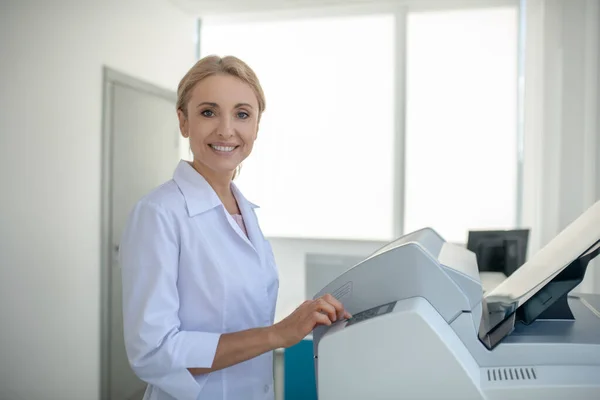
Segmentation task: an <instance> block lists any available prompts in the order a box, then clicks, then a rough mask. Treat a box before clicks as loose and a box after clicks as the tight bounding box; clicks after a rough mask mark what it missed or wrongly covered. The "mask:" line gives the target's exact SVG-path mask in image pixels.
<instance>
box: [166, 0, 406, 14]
mask: <svg viewBox="0 0 600 400" xmlns="http://www.w3.org/2000/svg"><path fill="white" fill-rule="evenodd" d="M169 1H170V2H171V3H172V4H174V5H175V6H176V7H178V8H179V9H181V10H183V11H184V12H186V13H188V14H193V15H196V16H207V15H224V14H239V13H250V12H260V11H282V10H294V9H302V8H319V7H328V6H352V5H369V4H378V3H379V4H389V3H393V2H394V0H169ZM396 2H398V1H397V0H396Z"/></svg>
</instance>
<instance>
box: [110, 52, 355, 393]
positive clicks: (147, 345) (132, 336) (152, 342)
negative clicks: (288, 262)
mask: <svg viewBox="0 0 600 400" xmlns="http://www.w3.org/2000/svg"><path fill="white" fill-rule="evenodd" d="M264 110H265V97H264V94H263V90H262V88H261V86H260V83H259V80H258V79H257V77H256V75H255V73H254V72H253V71H252V70H251V69H250V68H249V67H248V66H247V65H246V64H245V63H244V62H243V61H241V60H239V59H237V58H235V57H224V58H220V57H217V56H210V57H206V58H204V59H202V60H200V61H198V62H197V63H196V64H195V65H194V66H193V67H192V68H191V69H190V71H189V72H188V73H187V74H186V75H185V76H184V77H183V79H182V80H181V82H180V84H179V88H178V101H177V115H178V117H179V125H180V130H181V134H182V135H183V136H184V137H186V138H189V142H190V147H191V151H192V154H193V161H192V162H187V161H181V162H180V163H179V165H177V167H176V169H175V172H174V175H173V179H171V180H169V181H168V182H165V183H164V184H163V185H162V186H160V187H158V188H156V189H155V190H153V191H152V192H151V193H149V194H148V195H146V196H145V197H144V198H143V199H141V200H140V201H139V202H138V203H137V204H136V206H135V207H134V209H133V211H132V213H131V215H130V217H129V220H128V223H127V226H126V228H125V231H124V235H123V239H122V243H121V246H120V257H121V267H122V276H123V317H124V329H125V346H126V349H127V355H128V358H129V361H130V364H131V367H132V369H133V371H134V372H135V373H136V374H137V376H138V377H139V378H140V379H142V380H143V381H145V382H147V383H148V388H147V390H146V394H145V396H144V399H152V400H166V399H181V400H188V399H189V400H202V399H210V400H239V399H273V397H274V394H273V373H272V371H273V358H272V350H274V349H276V348H279V347H288V346H291V345H293V344H295V343H297V342H299V341H300V340H301V339H302V338H304V337H305V336H306V335H307V334H309V333H310V332H311V331H312V330H313V328H314V327H315V326H317V325H319V324H325V325H329V324H331V323H332V322H335V321H336V320H338V319H341V318H349V317H350V316H349V314H348V313H347V312H346V311H345V310H344V309H343V307H342V305H341V304H340V302H338V301H337V300H336V299H335V298H333V297H332V296H330V295H327V296H324V297H323V298H320V299H318V300H316V301H306V302H304V303H303V304H302V305H300V306H299V307H298V308H297V309H296V310H295V311H294V312H293V313H292V314H290V315H289V316H288V317H287V318H285V319H283V320H282V321H280V322H278V323H276V324H274V315H275V303H276V299H277V292H278V287H279V279H278V272H277V267H276V265H275V260H274V257H273V252H272V250H271V246H270V244H269V242H268V241H267V240H266V239H265V238H264V236H263V234H262V232H261V229H260V227H259V224H258V221H257V218H256V215H255V212H254V209H255V208H256V206H255V205H254V204H252V203H251V202H250V201H248V200H247V199H246V198H245V197H244V196H243V194H242V193H241V192H240V190H239V189H238V188H237V187H236V185H235V184H234V183H233V181H232V180H233V178H234V175H235V174H236V171H237V170H238V167H239V165H240V164H241V163H242V161H244V159H246V157H248V156H249V155H250V153H251V152H252V147H253V145H254V141H255V140H256V137H257V133H258V127H259V122H260V118H261V115H262V113H263V111H264Z"/></svg>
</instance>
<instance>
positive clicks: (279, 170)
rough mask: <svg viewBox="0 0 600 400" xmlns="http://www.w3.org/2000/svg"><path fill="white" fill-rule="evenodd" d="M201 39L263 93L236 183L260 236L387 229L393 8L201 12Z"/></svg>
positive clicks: (382, 234)
mask: <svg viewBox="0 0 600 400" xmlns="http://www.w3.org/2000/svg"><path fill="white" fill-rule="evenodd" d="M200 49H201V52H202V54H201V55H202V56H206V55H208V54H218V55H229V54H231V55H235V56H237V57H239V58H241V59H242V60H244V61H246V62H247V63H248V64H249V65H250V66H251V67H252V68H253V69H254V70H255V72H256V73H257V75H258V77H259V79H260V80H261V84H262V86H263V89H264V91H265V94H266V97H267V110H266V112H265V114H264V116H263V119H262V121H261V124H260V129H259V134H258V140H257V142H256V144H255V148H254V151H253V154H252V155H251V156H250V157H249V158H248V159H247V160H246V162H245V163H244V165H243V166H242V171H241V174H240V176H239V178H238V180H237V184H238V185H239V186H240V187H241V189H242V190H243V192H244V193H245V195H246V196H247V197H248V198H249V199H250V200H251V201H253V202H256V203H258V204H259V205H260V207H261V208H260V209H259V211H258V212H259V213H260V219H261V226H262V229H263V231H264V233H265V235H267V236H271V237H273V236H277V237H305V238H335V239H377V240H389V239H390V238H392V235H393V228H394V221H393V219H392V217H391V216H392V215H393V202H394V198H393V186H394V185H393V179H394V149H393V147H394V146H393V144H394V113H395V111H394V17H393V16H392V15H370V16H348V17H341V18H315V19H290V20H285V21H281V20H277V21H272V20H271V21H260V22H246V23H231V24H212V25H211V24H210V23H209V22H208V21H206V20H204V21H203V26H202V32H201V43H200Z"/></svg>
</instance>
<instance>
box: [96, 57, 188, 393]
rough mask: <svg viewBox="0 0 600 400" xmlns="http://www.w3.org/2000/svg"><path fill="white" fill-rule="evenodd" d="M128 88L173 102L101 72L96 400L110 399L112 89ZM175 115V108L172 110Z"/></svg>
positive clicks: (129, 79)
mask: <svg viewBox="0 0 600 400" xmlns="http://www.w3.org/2000/svg"><path fill="white" fill-rule="evenodd" d="M116 85H119V86H122V87H128V88H131V89H134V90H137V91H141V92H146V93H148V94H151V95H154V96H158V97H162V98H164V99H166V100H169V101H172V102H173V104H176V102H177V94H176V93H175V92H173V91H171V90H168V89H164V88H161V87H158V86H156V85H154V84H151V83H149V82H146V81H142V80H140V79H138V78H135V77H133V76H131V75H127V74H125V73H123V72H119V71H117V70H115V69H112V68H110V67H107V66H103V69H102V156H101V159H102V172H101V188H100V196H101V199H100V202H101V217H100V400H110V389H111V386H110V385H111V382H110V362H111V360H110V328H111V326H110V321H111V316H112V315H111V296H110V294H111V291H112V265H111V262H112V259H113V251H114V249H113V246H112V239H113V238H112V229H111V228H112V224H111V214H112V190H111V188H112V186H111V183H112V181H111V177H112V161H113V151H112V148H113V113H112V106H113V104H114V90H113V89H114V87H115V86H116ZM173 112H175V109H173Z"/></svg>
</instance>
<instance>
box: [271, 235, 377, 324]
mask: <svg viewBox="0 0 600 400" xmlns="http://www.w3.org/2000/svg"><path fill="white" fill-rule="evenodd" d="M270 242H271V247H273V254H274V255H275V261H276V262H277V267H278V269H279V298H278V300H277V309H276V316H275V319H276V320H280V319H282V318H285V317H286V316H288V315H289V314H290V313H291V312H292V311H294V309H295V308H296V307H298V306H299V305H300V303H302V302H303V301H304V300H308V299H307V298H306V294H305V291H306V280H305V268H304V261H305V257H306V254H307V253H319V254H334V255H338V254H345V255H352V256H354V255H356V256H368V255H370V254H371V253H373V252H374V251H375V250H377V249H379V248H380V247H382V246H383V245H384V244H385V243H382V242H375V241H373V242H367V241H353V240H347V241H342V240H309V239H287V238H273V239H270Z"/></svg>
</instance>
